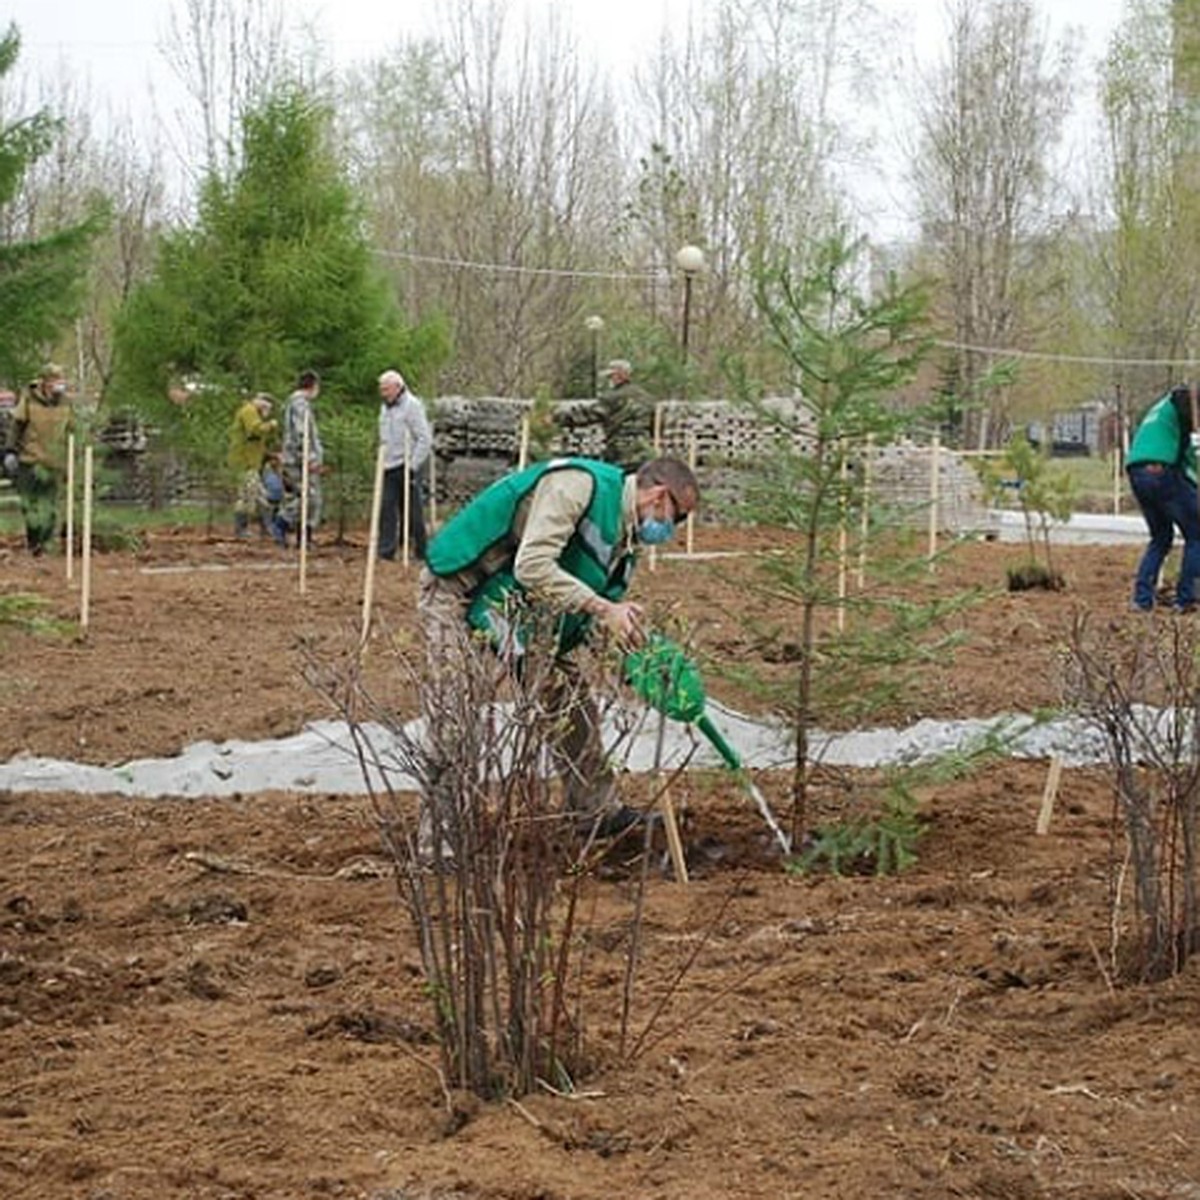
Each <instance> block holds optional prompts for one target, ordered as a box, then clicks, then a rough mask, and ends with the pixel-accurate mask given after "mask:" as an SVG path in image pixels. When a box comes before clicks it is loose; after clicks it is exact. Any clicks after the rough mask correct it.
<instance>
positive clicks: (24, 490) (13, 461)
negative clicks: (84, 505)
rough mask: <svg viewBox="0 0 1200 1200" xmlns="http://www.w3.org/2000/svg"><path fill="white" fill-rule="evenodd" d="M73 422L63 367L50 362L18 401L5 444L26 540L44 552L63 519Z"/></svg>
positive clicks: (35, 552) (36, 550)
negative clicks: (63, 490)
mask: <svg viewBox="0 0 1200 1200" xmlns="http://www.w3.org/2000/svg"><path fill="white" fill-rule="evenodd" d="M73 424H74V415H73V411H72V408H71V404H70V402H69V401H68V399H67V380H66V375H65V373H64V371H63V369H62V367H60V366H57V365H56V364H55V363H47V364H46V366H44V367H43V368H42V369H41V372H40V373H39V374H38V377H37V379H35V380H34V381H33V382H32V383H31V384H30V385H29V389H28V391H27V392H26V393H25V394H24V395H23V396H22V397H21V399H20V400H19V401H18V402H17V406H16V408H15V409H14V411H13V417H12V422H11V424H10V425H9V428H8V436H7V439H6V445H5V448H4V455H3V463H4V473H5V474H6V475H8V476H9V477H10V478H12V479H13V480H14V481H15V483H16V486H17V494H18V495H19V496H20V498H21V515H22V517H23V518H24V520H25V544H26V546H27V547H28V548H29V552H30V553H31V554H33V555H34V556H35V557H37V556H40V555H42V554H44V553H45V551H46V547H47V546H48V545H49V544H50V543H51V542H52V541H53V539H54V531H55V528H56V527H57V525H58V494H59V490H60V487H61V484H62V478H63V474H64V472H65V470H66V462H67V435H68V434H69V433H70V431H71V429H72V426H73Z"/></svg>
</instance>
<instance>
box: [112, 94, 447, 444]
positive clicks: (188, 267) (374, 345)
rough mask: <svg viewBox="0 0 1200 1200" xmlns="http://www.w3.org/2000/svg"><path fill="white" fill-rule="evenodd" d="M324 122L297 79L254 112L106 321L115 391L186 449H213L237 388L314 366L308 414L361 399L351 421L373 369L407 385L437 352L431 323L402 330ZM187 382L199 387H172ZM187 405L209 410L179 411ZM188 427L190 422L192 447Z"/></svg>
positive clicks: (367, 411) (276, 381)
mask: <svg viewBox="0 0 1200 1200" xmlns="http://www.w3.org/2000/svg"><path fill="white" fill-rule="evenodd" d="M330 128H331V113H330V111H329V108H328V106H326V105H325V104H324V103H323V102H321V101H320V100H319V99H318V98H316V97H314V96H313V95H312V94H311V93H308V92H306V91H305V90H304V89H303V88H301V87H299V86H296V85H290V86H287V87H285V88H282V89H281V90H279V91H277V92H275V93H274V94H272V95H271V96H269V97H268V98H267V99H266V100H264V101H263V103H262V104H261V105H260V106H259V107H258V108H256V109H254V110H252V111H251V112H250V113H249V114H248V115H247V117H246V118H245V120H244V122H243V126H242V146H241V156H240V163H241V165H240V166H239V167H238V168H237V169H236V170H235V171H234V172H233V173H232V175H231V176H230V177H229V178H222V177H219V176H211V177H210V178H209V179H208V180H207V181H206V182H205V184H204V186H203V189H202V193H201V196H200V202H199V213H198V219H197V221H196V223H195V225H194V226H192V227H190V228H185V229H181V230H179V231H177V232H174V233H172V234H169V235H168V236H166V237H165V238H164V239H163V242H162V244H161V247H160V252H159V258H158V264H157V267H156V269H155V271H154V273H153V275H152V277H151V278H150V279H149V280H148V281H147V282H146V283H145V284H144V285H142V286H141V287H140V288H138V289H137V290H136V291H135V292H134V293H133V294H132V295H131V296H130V298H129V300H128V302H127V303H126V304H125V305H124V307H123V308H122V310H121V313H120V315H119V317H118V321H117V328H116V337H115V356H116V363H115V379H116V384H117V388H118V390H119V391H120V393H121V394H123V395H124V396H126V397H128V399H129V400H130V401H131V402H132V403H133V404H134V405H135V406H136V407H137V408H138V409H139V410H140V411H142V412H143V413H145V414H146V415H147V416H150V417H152V418H153V419H154V420H155V421H156V422H158V423H159V424H160V426H161V427H163V429H164V432H165V433H166V435H167V437H168V438H177V439H178V442H179V446H180V448H181V449H184V450H185V451H186V452H190V453H191V454H192V455H193V456H194V459H198V460H200V461H203V459H204V456H205V450H206V449H207V451H208V452H210V453H211V452H212V451H213V449H214V447H213V445H212V443H213V442H214V441H215V442H216V443H217V445H218V446H221V445H222V435H221V433H220V432H219V430H220V429H221V428H223V424H222V422H224V423H226V424H227V422H228V419H229V416H230V415H231V414H232V412H233V408H234V405H235V403H236V398H237V395H238V394H244V393H245V392H248V391H258V390H266V391H271V392H275V393H276V394H278V395H280V396H282V395H285V394H286V393H287V392H288V391H289V390H290V389H291V387H292V385H293V382H294V380H295V377H296V375H297V373H298V372H299V371H300V370H302V369H305V368H309V367H312V368H315V369H316V370H317V371H319V372H320V374H321V377H322V392H323V396H324V397H325V399H324V400H323V402H322V411H323V412H330V410H331V409H333V408H334V407H335V406H336V405H337V403H338V401H339V399H342V400H344V399H347V398H361V399H362V400H364V401H369V402H370V403H369V404H364V405H363V406H362V407H361V408H358V409H357V410H356V411H357V414H358V418H359V420H361V421H362V423H363V424H364V427H365V425H366V423H367V422H368V421H369V420H371V419H373V416H374V412H375V408H374V397H375V394H376V387H375V380H376V377H377V376H378V374H379V372H380V371H382V370H383V369H385V368H387V367H389V366H400V367H402V368H403V370H404V373H405V375H406V377H408V378H409V379H411V380H413V382H414V385H415V386H419V385H420V380H421V379H422V378H423V377H424V378H429V377H431V376H432V372H433V370H434V368H435V367H436V366H437V364H438V362H439V361H440V359H441V358H442V357H444V355H445V353H446V347H447V337H446V334H445V331H444V328H443V327H442V326H441V325H440V324H438V323H436V322H435V323H432V324H427V325H425V326H423V327H421V328H418V329H416V330H409V329H406V328H405V327H404V326H403V325H402V322H401V319H400V315H399V312H398V310H397V307H396V305H395V302H394V300H393V298H392V296H391V294H390V291H389V288H388V283H387V280H386V279H385V278H384V276H383V274H382V273H381V272H380V271H379V270H378V269H377V268H376V267H375V265H374V263H373V261H372V256H371V249H370V246H369V245H368V244H367V241H366V239H365V236H364V232H363V230H364V223H363V219H362V213H361V209H360V205H359V202H358V200H357V198H356V197H355V195H354V193H353V192H352V190H351V189H350V187H349V186H348V185H347V183H346V182H345V179H344V177H343V172H342V169H341V166H340V164H339V163H338V161H337V158H336V156H335V154H334V153H333V150H332V145H331V142H332V139H331V137H330ZM189 381H193V382H194V383H198V384H200V385H201V386H199V387H195V386H193V387H192V389H191V391H190V392H186V393H185V392H183V391H181V390H180V388H179V385H180V384H181V383H182V384H185V385H186V384H187V383H188V382H189ZM172 393H173V394H174V396H175V398H176V402H175V403H172V401H171V399H170V396H171V394H172ZM185 394H186V395H187V396H188V397H189V398H188V399H187V400H186V401H185V402H184V403H182V404H181V403H179V401H180V400H181V399H182V397H183V396H184V395H185ZM197 404H200V405H206V406H210V407H214V408H215V409H216V410H217V412H218V413H219V419H214V421H212V422H203V421H199V422H198V421H195V420H192V421H184V420H183V419H182V412H181V410H182V409H183V408H191V407H194V406H196V405H197ZM189 428H195V429H200V430H203V433H202V435H201V436H202V438H203V440H204V441H205V442H206V443H207V447H206V448H205V447H201V446H199V445H195V444H192V441H191V439H190V438H189V436H188V430H189Z"/></svg>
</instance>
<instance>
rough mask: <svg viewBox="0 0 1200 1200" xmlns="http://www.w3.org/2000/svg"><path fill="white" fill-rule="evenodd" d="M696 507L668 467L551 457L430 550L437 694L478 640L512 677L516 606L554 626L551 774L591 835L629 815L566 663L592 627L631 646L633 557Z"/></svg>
mask: <svg viewBox="0 0 1200 1200" xmlns="http://www.w3.org/2000/svg"><path fill="white" fill-rule="evenodd" d="M699 501H700V488H699V485H698V483H697V482H696V476H695V475H694V474H693V472H692V471H691V469H690V468H689V467H688V466H687V464H686V463H683V462H680V461H679V460H678V459H675V458H656V459H651V460H650V461H649V462H647V463H644V464H643V465H642V466H641V467H639V468H638V469H637V471H636V472H632V473H628V474H627V473H625V472H623V471H622V470H621V468H620V467H618V466H615V465H613V464H610V463H604V462H599V461H596V460H594V459H587V458H558V459H551V460H549V461H548V462H540V463H536V464H535V465H534V466H532V467H529V468H528V469H527V470H524V471H520V472H517V473H515V474H512V475H507V476H505V477H504V478H502V479H500V480H497V482H495V483H493V484H491V485H490V486H489V487H487V488H485V489H484V490H483V491H482V492H481V493H479V495H478V496H476V497H475V499H474V500H472V501H470V503H468V504H467V505H466V506H465V507H464V508H463V509H461V510H460V511H459V512H458V513H457V514H456V515H455V516H454V517H452V518H451V519H450V521H448V522H447V523H446V525H445V526H444V527H443V528H442V529H441V531H440V532H439V533H438V535H437V536H436V537H435V538H434V539H433V541H432V542H430V544H429V548H428V553H427V557H426V562H425V567H424V569H423V570H422V572H421V578H420V595H419V599H418V602H417V608H418V611H419V613H420V616H421V621H422V624H423V626H424V630H425V637H426V646H427V650H428V655H429V664H430V670H431V674H432V675H433V678H434V680H435V681H438V684H439V686H440V685H441V684H442V683H450V684H452V683H453V680H454V679H456V678H462V669H461V668H460V667H456V663H460V662H461V661H462V656H463V655H464V654H469V653H471V652H472V646H473V645H478V644H479V643H480V642H481V641H486V642H488V643H489V644H490V645H491V647H492V649H493V650H494V651H495V652H496V653H498V654H500V655H502V656H503V657H504V658H505V659H506V660H507V661H508V662H509V663H510V664H511V665H512V666H514V667H515V668H519V664H520V660H521V656H522V654H523V653H524V646H523V644H522V630H521V627H520V620H519V613H520V610H521V607H522V606H523V605H536V606H538V607H539V608H540V609H542V610H543V611H546V612H548V613H549V614H551V615H552V616H554V617H555V618H556V620H557V633H558V639H559V641H558V666H559V676H560V678H559V681H558V685H559V686H557V687H556V694H555V696H553V697H551V698H550V703H551V704H555V705H557V706H558V707H561V708H562V710H563V715H564V717H565V720H564V721H563V723H562V724H563V734H562V736H561V738H560V740H559V742H558V744H557V746H556V747H555V757H556V765H557V768H558V770H559V772H560V774H561V775H562V777H563V781H564V789H565V797H566V804H567V807H568V808H569V809H570V810H571V811H573V812H576V813H578V814H580V816H582V817H585V818H587V819H588V820H589V821H591V822H593V823H594V827H595V828H596V830H597V832H598V834H599V835H600V836H605V837H611V836H615V835H616V834H618V833H620V832H623V831H624V830H625V829H627V828H629V826H631V825H632V824H634V823H635V821H636V820H637V819H638V817H639V814H638V813H637V812H636V811H634V810H632V809H629V808H626V807H625V806H624V805H621V804H619V803H618V802H617V799H616V787H615V782H614V779H613V774H612V771H611V769H610V768H609V766H608V765H607V763H606V761H605V755H604V747H603V743H602V740H601V733H600V719H599V713H598V711H597V708H596V704H595V701H594V700H593V699H592V697H591V695H590V694H589V692H588V690H587V687H586V684H585V682H584V681H583V680H582V679H581V678H580V675H579V672H578V671H577V670H576V668H575V667H574V664H572V662H571V661H570V658H569V655H570V652H571V651H572V650H573V649H574V648H575V647H576V646H578V645H579V644H580V643H581V642H582V641H584V639H586V638H587V637H588V636H589V635H590V634H591V632H592V631H593V629H594V628H595V627H596V626H597V625H599V626H601V627H602V628H603V629H604V630H605V631H606V632H607V633H608V634H609V636H611V637H612V638H613V639H614V640H615V641H616V642H617V643H618V644H619V645H622V646H625V647H629V648H632V647H634V646H636V645H638V644H639V643H640V642H641V641H642V639H643V637H644V630H643V627H642V609H641V606H640V605H638V604H634V603H631V602H630V601H627V600H626V599H625V598H624V596H625V592H626V589H627V588H628V586H629V579H630V576H631V573H632V570H633V565H634V561H635V557H636V552H637V549H638V547H639V546H641V545H655V544H660V543H662V542H665V541H667V540H668V539H669V538H670V537H671V536H672V534H673V533H674V531H675V527H676V526H677V525H678V524H679V523H680V522H682V521H684V520H685V519H686V518H687V516H688V514H689V513H692V512H694V511H695V509H696V506H697V505H698V504H699ZM471 631H473V632H474V636H470V634H471Z"/></svg>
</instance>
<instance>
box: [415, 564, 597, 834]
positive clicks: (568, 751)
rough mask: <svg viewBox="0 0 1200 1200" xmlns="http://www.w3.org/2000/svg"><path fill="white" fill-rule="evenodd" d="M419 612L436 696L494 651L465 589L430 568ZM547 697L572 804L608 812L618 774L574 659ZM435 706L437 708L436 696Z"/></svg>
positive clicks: (562, 662)
mask: <svg viewBox="0 0 1200 1200" xmlns="http://www.w3.org/2000/svg"><path fill="white" fill-rule="evenodd" d="M417 614H418V616H419V617H420V621H421V627H422V630H423V631H424V634H425V653H426V661H427V664H428V687H429V688H430V689H431V694H432V696H434V697H436V696H437V694H438V692H439V691H440V690H441V689H443V688H454V687H456V686H458V684H457V683H456V681H459V680H462V679H464V678H466V677H467V675H466V672H468V671H470V670H471V669H472V668H471V666H470V665H469V664H468V663H467V662H466V659H467V658H468V657H470V656H473V655H478V654H491V653H492V651H491V650H489V649H488V648H487V647H486V646H485V644H484V643H483V642H482V641H480V640H479V638H478V637H477V636H475V635H474V634H473V633H472V631H471V629H470V627H469V626H468V625H467V599H466V597H465V596H464V595H463V592H462V590H461V588H459V587H458V586H457V584H456V583H455V581H454V580H452V579H442V578H440V577H438V576H437V575H434V574H433V572H432V571H430V570H429V569H428V568H424V569H422V571H421V575H420V578H419V580H418V591H417ZM475 670H478V667H476V668H475ZM544 700H545V704H546V708H547V710H548V711H549V712H552V713H557V714H558V715H559V717H560V719H559V720H558V721H556V722H555V723H554V724H555V727H556V728H557V730H558V731H559V732H558V734H557V736H556V738H555V741H554V744H553V745H552V746H551V747H550V752H551V755H552V756H553V759H554V767H555V771H556V772H557V774H558V775H559V777H560V778H561V780H562V784H563V798H564V801H565V804H566V807H567V809H568V810H569V811H571V812H575V813H580V814H587V815H589V816H590V815H592V814H595V813H600V812H603V811H604V810H606V809H607V808H609V807H611V806H612V805H613V804H615V803H616V800H617V791H616V779H615V777H614V774H613V770H612V767H611V766H610V765H609V762H608V758H607V755H606V754H605V752H604V741H603V737H602V734H601V729H600V712H599V709H598V708H597V706H596V701H595V698H594V697H593V696H592V694H591V692H590V691H589V689H588V686H587V681H586V680H585V679H584V678H583V676H582V674H581V673H580V671H579V669H578V668H577V667H576V665H575V664H574V663H573V662H572V661H571V660H570V659H569V658H560V659H559V660H558V663H557V669H556V671H555V672H554V676H553V678H552V679H551V680H550V681H549V682H548V685H547V689H546V692H545V694H544ZM431 708H432V711H433V712H435V713H436V712H437V710H438V708H439V705H438V704H437V702H436V699H435V700H434V702H433V704H432V705H431ZM445 711H451V712H452V711H455V706H454V705H453V704H447V705H446V706H445Z"/></svg>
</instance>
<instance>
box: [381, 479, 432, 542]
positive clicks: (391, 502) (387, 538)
mask: <svg viewBox="0 0 1200 1200" xmlns="http://www.w3.org/2000/svg"><path fill="white" fill-rule="evenodd" d="M403 499H404V467H403V465H401V466H398V467H388V469H387V470H386V471H384V473H383V495H382V497H381V498H380V502H379V504H380V509H379V557H380V558H395V557H396V550H397V548H398V547H399V545H400V517H401V509H402V501H403ZM425 541H426V535H425V489H424V487H423V486H422V484H421V477H420V472H418V471H413V472H412V473H411V475H410V476H409V494H408V549H409V553H410V554H412V555H413V556H414V557H415V558H418V559H424V557H425Z"/></svg>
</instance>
